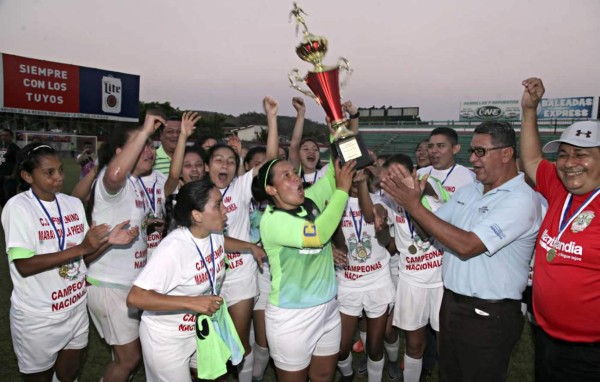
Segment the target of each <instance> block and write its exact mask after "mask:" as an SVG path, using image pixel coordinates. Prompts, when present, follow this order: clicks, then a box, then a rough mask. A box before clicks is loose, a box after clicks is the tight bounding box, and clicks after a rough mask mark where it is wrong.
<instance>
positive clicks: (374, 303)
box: [338, 281, 396, 318]
mask: <svg viewBox="0 0 600 382" xmlns="http://www.w3.org/2000/svg"><path fill="white" fill-rule="evenodd" d="M385 284H387V285H386V286H384V287H382V288H377V289H371V290H365V291H363V290H362V289H361V288H349V287H343V286H342V285H340V286H339V287H338V302H339V304H340V313H344V314H345V315H348V316H355V317H360V316H361V314H362V311H363V309H364V311H365V313H366V315H367V317H368V318H377V317H381V316H383V315H384V314H386V313H389V312H390V311H391V307H392V306H393V304H394V297H395V295H396V290H395V289H393V283H392V282H391V281H388V282H386V283H385Z"/></svg>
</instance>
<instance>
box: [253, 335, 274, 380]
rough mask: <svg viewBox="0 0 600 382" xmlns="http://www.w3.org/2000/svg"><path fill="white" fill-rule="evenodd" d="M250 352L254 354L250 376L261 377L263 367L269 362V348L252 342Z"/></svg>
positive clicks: (263, 373)
mask: <svg viewBox="0 0 600 382" xmlns="http://www.w3.org/2000/svg"><path fill="white" fill-rule="evenodd" d="M252 354H254V370H253V371H252V378H254V379H263V377H264V376H265V369H266V368H267V365H268V364H269V359H270V357H269V349H268V348H263V347H262V346H259V345H258V344H254V346H253V347H252Z"/></svg>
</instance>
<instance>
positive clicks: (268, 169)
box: [252, 158, 282, 204]
mask: <svg viewBox="0 0 600 382" xmlns="http://www.w3.org/2000/svg"><path fill="white" fill-rule="evenodd" d="M277 162H282V160H281V159H277V158H276V159H271V160H270V161H268V162H265V163H264V164H263V165H262V167H261V168H260V169H258V174H256V176H255V177H254V179H252V197H254V200H256V201H257V202H259V203H262V202H267V203H269V204H275V201H274V200H273V197H272V196H271V195H269V194H267V190H266V189H265V188H266V186H267V185H269V186H273V168H274V167H275V164H277Z"/></svg>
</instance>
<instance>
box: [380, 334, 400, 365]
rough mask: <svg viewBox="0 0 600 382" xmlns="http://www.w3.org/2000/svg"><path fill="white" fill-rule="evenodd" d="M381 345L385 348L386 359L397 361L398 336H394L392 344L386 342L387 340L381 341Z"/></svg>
mask: <svg viewBox="0 0 600 382" xmlns="http://www.w3.org/2000/svg"><path fill="white" fill-rule="evenodd" d="M383 347H384V348H385V352H386V353H387V356H388V361H390V362H396V361H398V351H399V350H400V336H398V338H396V342H394V343H393V344H388V343H387V342H385V341H383Z"/></svg>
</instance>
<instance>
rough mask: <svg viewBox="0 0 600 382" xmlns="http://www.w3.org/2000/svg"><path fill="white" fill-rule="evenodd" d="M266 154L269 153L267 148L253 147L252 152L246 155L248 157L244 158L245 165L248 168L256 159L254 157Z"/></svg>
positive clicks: (249, 151)
mask: <svg viewBox="0 0 600 382" xmlns="http://www.w3.org/2000/svg"><path fill="white" fill-rule="evenodd" d="M266 153H267V148H266V147H265V146H254V147H252V148H251V149H250V150H248V152H247V153H246V156H245V157H244V165H245V166H247V165H248V164H250V162H252V159H254V156H255V155H256V154H266Z"/></svg>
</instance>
